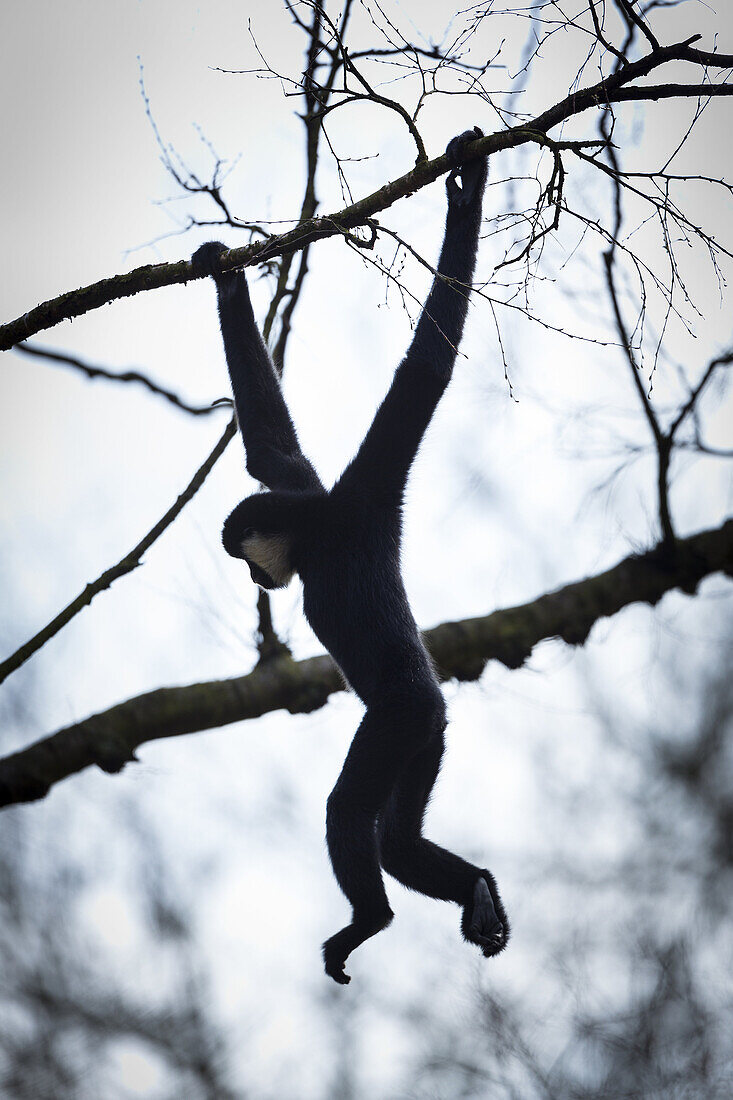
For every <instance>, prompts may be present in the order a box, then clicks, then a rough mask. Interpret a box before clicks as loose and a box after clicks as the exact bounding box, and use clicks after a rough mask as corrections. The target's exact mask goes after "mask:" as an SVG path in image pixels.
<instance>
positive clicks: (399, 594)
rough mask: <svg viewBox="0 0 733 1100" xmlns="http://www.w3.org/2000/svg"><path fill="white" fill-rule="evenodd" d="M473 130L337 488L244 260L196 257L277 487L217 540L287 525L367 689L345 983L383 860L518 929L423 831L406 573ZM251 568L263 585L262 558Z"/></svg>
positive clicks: (348, 877) (213, 252)
mask: <svg viewBox="0 0 733 1100" xmlns="http://www.w3.org/2000/svg"><path fill="white" fill-rule="evenodd" d="M479 136H481V132H480V131H479V130H469V131H467V132H466V133H464V134H461V135H460V136H459V137H457V138H454V139H453V141H452V142H451V143H450V144H449V146H448V150H447V153H448V156H449V159H450V160H451V162H452V164H453V171H452V172H451V174H450V176H449V177H448V215H447V221H446V229H445V239H444V242H443V248H442V251H441V255H440V261H439V267H438V270H439V277H438V278H436V279H435V281H434V283H433V287H432V290H431V292H430V295H429V297H428V300H427V302H426V304H425V307H424V309H423V312H422V315H421V317H420V320H419V322H418V325H417V327H416V329H415V335H414V338H413V341H412V344H411V346H410V349H409V351H408V352H407V354H406V356H405V358H404V359H403V360H402V363H401V364H400V366H399V367H398V369H397V371H396V373H395V376H394V380H393V382H392V385H391V387H390V390H389V392H388V394H387V396H386V397H385V399H384V401H383V402H382V404H381V405H380V407H379V409H378V411H377V413H376V416H375V417H374V421H373V423H372V426H371V427H370V429H369V431H368V432H367V434H366V436H365V438H364V441H363V443H362V444H361V447H360V448H359V451H358V453H357V455H356V457H355V458H354V459H353V461H352V462H351V463H350V464H349V465H348V466H347V468H346V470H345V471H344V473H343V474H342V475H341V477H340V478H339V480H338V481H337V482H336V484H335V485H334V487H333V488H332V489H331V490H330V491H326V490H325V489H324V487H323V485H322V484H321V481H320V479H319V478H318V475H317V474H316V472H315V470H314V469H313V467H312V466H311V464H310V462H309V461H308V460H307V459H306V458H305V456H304V455H303V453H302V451H301V449H300V446H299V444H298V440H297V437H296V434H295V429H294V427H293V424H292V421H291V419H290V416H289V413H288V410H287V408H286V406H285V403H284V401H283V398H282V394H281V392H280V386H279V383H278V380H277V376H276V374H275V371H274V368H273V366H272V363H271V361H270V358H269V356H268V353H267V351H266V349H265V346H264V344H263V342H262V338H261V336H260V333H259V331H258V329H257V326H256V324H255V320H254V316H253V313H252V306H251V304H250V299H249V293H248V290H247V283H246V280H245V277H244V274H243V273H242V272H234V273H229V274H222V273H221V271H220V268H219V255H220V253H221V252H222V251H223V250H224V246H223V245H220V244H218V243H217V242H212V243H210V244H206V245H204V246H203V247H202V248H200V249H199V250H198V251H197V252H196V254H195V256H194V257H193V263H194V266H195V267H196V269H197V270H198V271H201V272H205V273H208V274H211V275H213V276H214V279H215V280H216V285H217V288H218V292H219V314H220V319H221V329H222V334H223V337H224V346H225V350H226V356H227V362H228V365H229V372H230V375H231V380H232V387H233V390H234V398H235V403H236V409H237V416H238V418H239V424H240V427H241V430H242V436H243V438H244V443H245V447H246V451H247V469H248V470H249V472H250V474H251V475H252V476H253V477H254V478H256V479H257V480H258V481H260V482H262V483H263V484H264V485H266V486H267V488H268V489H269V490H270V492H266V493H258V494H257V495H255V496H253V497H249V498H248V499H247V500H245V501H243V502H242V503H241V504H239V505H237V507H236V508H235V509H234V511H233V512H232V514H231V515H230V516H229V518H228V519H227V521H226V524H225V525H224V535H223V539H224V546H225V548H226V550H227V552H228V553H229V554H232V555H233V556H235V557H244V554H243V552H242V549H241V544H242V539H243V537H244V535H245V533H251V532H252V531H256V532H259V533H262V534H278V535H286V536H287V539H288V544H289V547H290V553H291V561H292V564H293V566H294V569H295V571H296V572H297V573H298V574H299V575H300V578H301V580H302V582H303V609H304V612H305V615H306V618H307V619H308V622H309V623H310V625H311V627H312V628H313V630H314V632H315V633H316V635H317V636H318V638H319V639H320V641H321V642H322V643H323V645H324V646H325V647H326V649H327V650H328V651H329V653H330V654H331V655H332V656H333V658H334V660H335V661H336V662H337V663H338V664H339V665H340V667H341V668H342V670H343V672H344V675H345V676H346V678H347V680H348V681H349V683H350V684H351V686H352V687H353V689H354V691H355V692H356V693H357V695H358V696H359V698H360V699H361V700H362V701H363V702H364V703H365V704H366V713H365V715H364V718H363V720H362V722H361V725H360V726H359V729H358V730H357V733H356V736H355V737H354V740H353V742H352V744H351V748H350V749H349V752H348V755H347V757H346V761H345V763H344V766H343V770H342V772H341V775H340V776H339V779H338V782H337V783H336V786H335V787H334V789H333V791H332V793H331V795H330V797H329V799H328V810H327V840H328V850H329V854H330V857H331V862H332V864H333V870H334V873H335V875H336V878H337V880H338V882H339V885H340V886H341V889H342V890H343V892H344V893H345V895H346V897H347V898H348V899H349V901H350V903H351V905H352V908H353V916H352V921H351V923H350V924H349V925H347V926H346V928H344V929H342V930H341V931H340V932H338V933H337V934H336V935H335V936H332V937H331V939H329V940H328V941H327V942H326V943H325V944H324V948H323V955H324V960H325V967H326V972H327V973H328V974H329V975H330V976H331V977H332V978H334V979H335V981H337V982H340V983H346V982H348V981H349V977H348V975H347V974H346V973H345V972H344V963H345V961H346V959H347V957H348V955H349V954H350V953H351V952H352V951H353V950H354V949H355V948H356V947H358V946H359V944H361V943H363V941H364V940H365V939H368V938H369V937H370V936H373V935H374V934H375V933H376V932H379V931H380V930H381V929H382V928H385V927H386V926H387V925H388V924H389V923H390V921H391V920H392V915H393V914H392V910H391V909H390V907H389V904H388V902H387V895H386V893H385V890H384V884H383V881H382V874H381V870H380V865H381V867H383V868H384V870H386V871H387V872H388V873H389V874H390V875H392V876H394V877H395V878H396V879H398V880H399V881H400V882H402V883H404V885H405V886H408V887H410V888H411V889H413V890H418V891H419V892H420V893H423V894H427V895H428V896H429V897H433V898H441V899H443V900H445V901H453V902H457V903H458V905H460V906H462V909H463V916H462V922H461V928H462V931H463V935H464V936H465V938H466V939H467V940H469V941H470V942H472V943H476V944H477V945H478V946H480V947H481V949H482V951H483V953H484V954H485V955H495V954H497V953H498V952H499V951H501V950H502V949H503V947H504V946H505V945H506V942H507V938H508V934H509V926H508V923H507V919H506V914H505V912H504V908H503V906H502V904H501V900H500V898H499V894H498V892H497V889H496V884H495V882H494V879H493V878H492V876H491V875H490V873H489V872H488V871H486V870H482V869H481V868H479V867H475V866H473V865H472V864H470V863H466V862H465V861H464V860H463V859H460V858H459V857H458V856H455V855H453V854H452V853H450V852H448V851H446V850H445V849H443V848H439V847H438V846H437V845H435V844H433V843H431V842H430V841H429V840H426V839H424V837H423V836H422V824H423V817H424V814H425V809H426V806H427V802H428V799H429V797H430V792H431V790H432V788H433V785H434V783H435V780H436V778H437V775H438V770H439V768H440V761H441V757H442V755H443V749H444V730H445V726H446V714H445V703H444V701H443V696H442V693H441V691H440V687H439V685H438V682H437V680H436V677H435V673H434V672H433V668H432V665H431V663H430V659H429V657H428V655H427V653H426V651H425V648H424V646H423V643H422V640H421V638H420V635H419V632H418V629H417V626H416V624H415V620H414V618H413V616H412V612H411V611H410V606H409V604H408V602H407V596H406V594H405V589H404V586H403V583H402V577H401V573H400V536H401V509H402V498H403V492H404V488H405V482H406V480H407V475H408V473H409V470H410V466H411V465H412V462H413V460H414V458H415V455H416V453H417V450H418V447H419V446H420V441H421V440H422V437H423V434H424V432H425V429H426V428H427V426H428V424H429V423H430V419H431V417H432V415H433V412H434V411H435V408H436V406H437V404H438V402H439V400H440V398H441V396H442V394H443V392H444V391H445V388H446V386H447V385H448V383H449V381H450V378H451V374H452V371H453V364H454V362H455V358H456V349H457V347H458V344H459V342H460V339H461V335H462V332H463V325H464V321H465V317H466V311H467V308H468V295H469V290H470V284H471V279H472V277H473V271H474V265H475V260H476V250H477V245H478V234H479V226H480V223H481V200H482V195H483V190H484V185H485V182H486V162H485V160H473V161H471V162H470V163H468V164H466V165H465V166H464V167H461V151H462V149H463V147H464V145H465V143H466V142H468V141H471V140H473V139H474V138H476V137H479ZM459 176H460V177H461V184H462V186H461V187H459V186H458V182H457V178H458V177H459ZM446 279H451V280H455V283H453V284H451V283H448V282H446ZM245 560H247V559H246V558H245ZM249 564H250V566H251V564H252V563H249ZM253 574H254V571H253ZM256 579H257V580H258V581H259V582H260V583H264V584H265V586H268V584H267V582H268V580H269V578H268V577H267V576H266V575H265V576H264V577H263V576H262V570H259V571H257V575H256ZM484 884H485V885H484Z"/></svg>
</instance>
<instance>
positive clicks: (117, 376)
mask: <svg viewBox="0 0 733 1100" xmlns="http://www.w3.org/2000/svg"><path fill="white" fill-rule="evenodd" d="M14 350H15V351H22V352H23V353H24V354H25V355H34V356H37V357H38V358H39V359H47V360H49V361H50V362H53V363H63V364H64V366H67V367H74V368H75V369H76V370H79V371H81V372H82V374H85V375H86V376H87V378H106V379H107V380H108V381H110V382H137V383H139V384H140V385H141V386H145V388H146V389H147V390H149V391H150V392H151V393H154V394H157V395H158V396H159V397H164V398H165V399H166V401H170V403H171V405H175V406H176V408H177V409H181V410H182V411H183V412H186V413H190V414H191V416H208V414H209V413H212V412H217V411H218V409H220V408H221V407H222V405H221V402H222V399H221V398H217V402H216V403H214V402H212V403H211V404H210V405H189V404H188V402H187V401H184V400H183V398H182V397H179V396H178V394H177V393H173V391H172V390H167V389H165V388H164V387H163V386H159V385H158V383H157V382H153V381H152V379H150V378H148V377H147V375H145V374H142V373H141V372H140V371H136V370H126V371H120V372H119V373H116V372H115V371H111V370H107V368H106V367H96V366H92V364H91V363H86V362H85V361H84V360H83V359H79V358H77V356H76V355H67V354H66V352H61V351H53V350H52V349H51V348H39V347H36V345H35V344H25V343H22V342H21V343H20V344H16V345H15V348H14ZM229 403H230V402H229V401H228V400H227V404H229Z"/></svg>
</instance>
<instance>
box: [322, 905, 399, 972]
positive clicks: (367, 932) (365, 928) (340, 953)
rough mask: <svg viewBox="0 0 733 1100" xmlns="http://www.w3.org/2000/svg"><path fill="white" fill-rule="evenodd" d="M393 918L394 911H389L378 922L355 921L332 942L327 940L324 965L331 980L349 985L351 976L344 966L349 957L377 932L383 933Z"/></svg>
mask: <svg viewBox="0 0 733 1100" xmlns="http://www.w3.org/2000/svg"><path fill="white" fill-rule="evenodd" d="M393 917H394V913H393V912H392V910H391V909H387V913H386V914H385V916H384V917H382V918H379V919H377V920H369V921H354V922H353V923H352V924H347V925H346V927H345V928H342V929H341V931H340V932H337V933H336V935H335V936H331V938H330V940H326V942H325V943H324V945H323V964H324V968H325V971H326V973H327V974H328V976H329V978H333V980H334V981H335V982H338V984H339V985H348V984H349V982H350V981H351V976H350V975H349V974H347V973H346V971H345V970H344V966H345V964H346V960H347V959H348V957H349V955H350V954H351V952H352V951H356V949H357V947H359V945H360V944H362V943H364V941H365V940H368V939H370V938H371V937H372V936H376V934H377V932H381V931H382V929H383V928H386V927H387V925H388V924H391V923H392V918H393Z"/></svg>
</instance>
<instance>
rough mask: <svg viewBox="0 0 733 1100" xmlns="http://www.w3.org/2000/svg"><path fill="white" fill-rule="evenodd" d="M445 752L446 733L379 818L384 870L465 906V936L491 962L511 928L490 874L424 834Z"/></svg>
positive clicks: (410, 768) (409, 768) (411, 765)
mask: <svg viewBox="0 0 733 1100" xmlns="http://www.w3.org/2000/svg"><path fill="white" fill-rule="evenodd" d="M444 749H445V741H444V736H443V731H442V729H441V730H440V732H439V733H436V734H434V735H433V736H432V737H431V739H430V741H429V742H428V743H427V744H426V745H425V746H424V747H423V748H421V749H420V750H419V751H418V752H417V753H416V754H415V755H414V756H413V757H412V758H411V759H410V760H409V761H408V763H407V764H406V766H405V768H404V769H403V771H402V773H401V774H400V777H399V779H398V780H397V783H396V784H395V786H394V789H393V791H392V793H391V795H390V797H389V800H388V801H387V803H386V805H385V807H384V809H383V811H382V813H381V814H380V818H379V825H378V839H379V850H380V858H381V863H382V867H383V868H384V870H385V871H387V873H388V874H390V875H392V877H393V878H396V879H397V880H398V882H401V883H402V884H403V885H404V886H407V887H408V888H409V889H411V890H416V891H417V892H418V893H421V894H426V895H427V896H428V897H433V898H438V899H440V900H442V901H454V902H457V903H458V904H459V905H461V906H462V907H463V915H462V920H461V929H462V932H463V935H464V937H465V938H466V939H467V940H468V941H469V942H470V943H475V944H477V945H478V946H479V947H480V948H481V949H482V951H483V953H484V955H486V956H487V957H488V956H490V955H496V954H498V953H499V951H501V950H503V948H504V947H505V946H506V944H507V940H508V937H509V924H508V921H507V917H506V913H505V912H504V907H503V905H502V903H501V899H500V897H499V893H498V891H497V888H496V883H495V881H494V878H493V876H492V875H491V873H490V872H489V871H487V870H485V869H482V868H480V867H476V866H474V865H473V864H472V863H468V862H467V861H466V860H464V859H461V857H460V856H456V855H454V854H453V853H452V852H449V851H447V849H445V848H441V847H440V846H439V845H437V844H433V842H432V841H430V840H426V839H425V837H423V835H422V827H423V820H424V817H425V810H426V808H427V804H428V801H429V799H430V794H431V791H432V789H433V786H434V784H435V780H436V779H437V777H438V772H439V770H440V763H441V759H442V756H443V752H444Z"/></svg>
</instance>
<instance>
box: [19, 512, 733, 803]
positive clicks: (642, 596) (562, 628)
mask: <svg viewBox="0 0 733 1100" xmlns="http://www.w3.org/2000/svg"><path fill="white" fill-rule="evenodd" d="M721 571H722V572H723V573H725V574H727V575H728V576H729V577H733V519H731V520H728V521H727V522H726V523H724V524H723V526H722V527H719V528H717V529H713V530H709V531H703V532H701V533H700V534H697V535H692V536H691V537H690V538H686V539H678V540H677V542H676V543H675V546H674V548H673V550H672V551H668V550H667V549H666V548H665V547H664V546H663V545H662V544H660V545H659V546H656V547H655V548H654V549H653V550H651V551H649V552H648V553H646V554H641V555H636V554H635V555H632V556H631V557H628V558H626V559H624V560H623V561H621V562H619V564H618V565H616V566H614V568H612V569H609V570H607V571H606V572H605V573H601V574H599V575H597V576H594V577H588V578H586V579H585V580H582V581H579V582H577V583H575V584H569V585H566V586H565V587H564V588H560V589H558V590H557V591H556V592H551V593H548V594H546V595H544V596H540V597H539V599H536V600H534V601H533V602H531V603H528V604H524V605H522V606H520V607H511V608H506V609H505V610H502V611H495V612H493V614H491V615H485V616H481V617H479V618H475V619H466V620H464V621H462V622H456V623H443V624H442V625H441V626H438V627H435V628H434V629H433V630H429V631H428V632H427V633H426V635H425V640H426V643H427V645H428V648H429V650H430V652H431V654H432V656H433V659H434V660H435V662H436V666H437V668H438V671H439V673H440V675H441V677H442V678H443V679H448V678H451V677H452V678H455V679H457V680H476V679H478V677H479V676H480V675H481V672H482V670H483V668H484V666H485V664H486V662H487V661H489V660H498V661H502V662H503V664H505V665H507V666H508V667H509V668H519V667H520V666H521V665H522V664H523V663H524V662H525V661H526V660H527V658H528V657H529V655H530V654H531V652H532V649H533V648H534V646H536V645H537V643H538V642H540V641H542V640H543V639H545V638H556V637H559V638H562V639H563V640H564V641H565V642H567V643H568V644H570V645H582V644H583V643H584V642H585V640H586V638H587V637H588V634H589V633H590V630H591V628H592V626H593V624H594V623H595V622H597V621H598V619H601V618H604V617H606V616H609V615H614V614H616V613H617V612H618V611H620V610H621V609H622V608H624V607H627V606H628V605H629V604H632V603H639V602H642V603H648V604H651V605H654V604H656V603H657V602H658V601H659V600H660V599H661V598H662V596H663V595H664V594H665V593H666V592H669V591H671V590H672V589H673V588H680V589H682V590H683V591H684V592H687V593H693V592H694V591H695V590H696V589H697V586H698V585H699V583H700V581H701V580H702V579H703V578H704V577H707V576H709V575H710V574H711V573H716V572H721ZM343 690H344V682H343V680H342V678H341V676H340V674H339V672H338V670H337V668H336V667H335V665H334V664H333V662H332V661H331V658H330V657H328V656H326V655H324V656H322V657H312V658H310V659H309V660H306V661H294V660H293V659H292V658H291V657H290V656H289V655H288V654H287V653H285V654H283V655H282V656H281V657H278V658H275V659H273V660H272V661H268V662H265V663H260V664H258V666H257V667H256V668H255V669H254V671H253V672H250V673H249V674H248V675H246V676H238V677H236V678H234V679H231V680H215V681H211V682H209V683H202V684H191V685H189V686H187V687H178V688H159V689H158V690H156V691H151V692H148V693H146V694H144V695H139V696H137V697H136V698H134V699H128V700H127V701H126V702H124V703H120V704H119V705H117V706H115V707H112V708H111V709H110V710H107V711H104V712H102V713H101V714H95V715H93V716H92V717H91V718H87V719H85V720H84V721H83V722H78V723H76V724H75V725H73V726H67V727H66V729H62V730H59V732H58V733H55V734H52V735H51V736H49V737H46V738H44V739H43V740H41V741H37V742H36V743H35V744H33V745H30V746H29V747H28V748H26V749H22V750H21V751H20V752H17V753H14V754H13V755H11V756H7V757H5V758H4V759H2V760H0V806H8V805H11V804H14V803H18V802H33V801H35V800H37V799H39V798H43V797H44V796H45V795H46V794H47V792H48V791H49V790H50V789H51V787H52V786H53V785H54V784H55V783H58V782H59V781H60V780H62V779H65V778H67V777H68V776H70V775H74V774H75V773H76V772H79V771H82V769H84V768H87V767H90V766H91V765H92V764H96V765H98V766H99V767H100V768H102V769H103V770H104V771H107V772H117V771H120V770H121V769H122V768H123V767H124V766H125V764H126V763H128V762H129V761H131V760H135V759H136V757H135V750H136V749H137V748H138V747H139V746H140V745H142V744H144V743H145V742H146V741H151V740H155V739H158V738H162V737H178V736H180V735H182V734H186V733H195V732H197V731H199V730H205V729H212V728H214V727H217V726H225V725H228V724H230V723H232V722H240V721H243V720H244V719H249V718H258V717H260V716H261V715H263V714H266V713H268V712H270V711H275V710H282V709H285V710H288V711H289V712H290V713H291V714H307V713H310V712H311V711H314V710H317V709H318V708H320V707H322V706H324V705H325V703H326V701H327V700H328V697H329V696H330V695H332V694H333V693H334V692H337V691H343Z"/></svg>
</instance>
